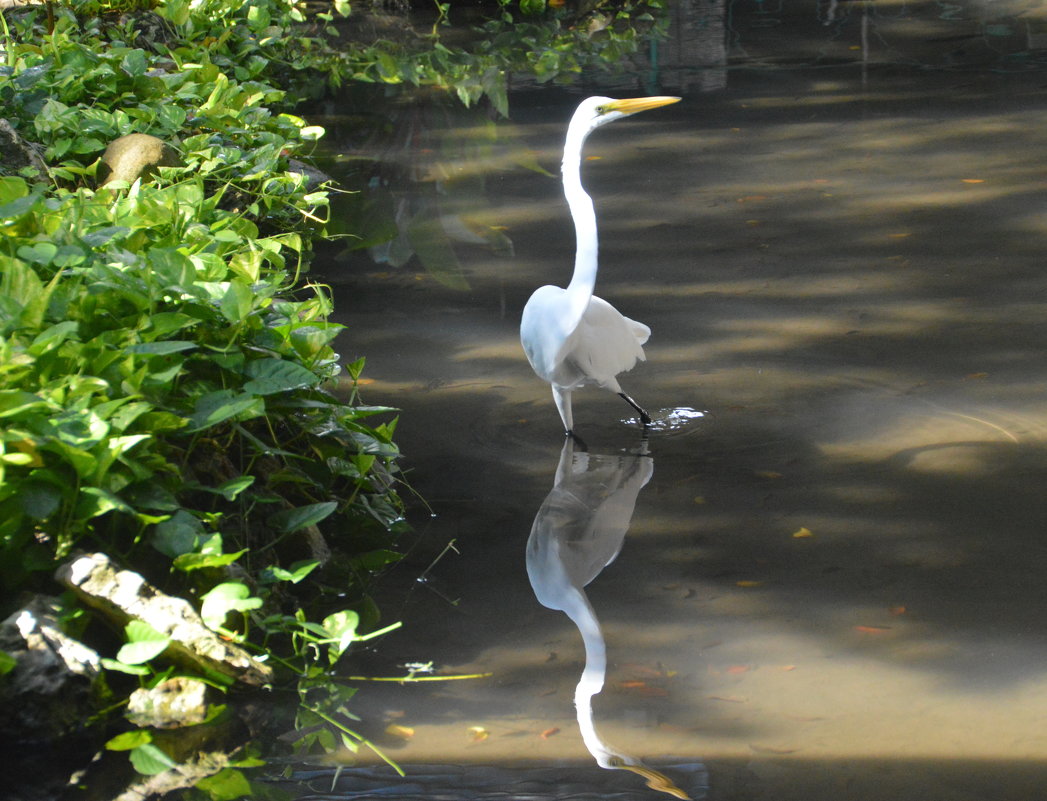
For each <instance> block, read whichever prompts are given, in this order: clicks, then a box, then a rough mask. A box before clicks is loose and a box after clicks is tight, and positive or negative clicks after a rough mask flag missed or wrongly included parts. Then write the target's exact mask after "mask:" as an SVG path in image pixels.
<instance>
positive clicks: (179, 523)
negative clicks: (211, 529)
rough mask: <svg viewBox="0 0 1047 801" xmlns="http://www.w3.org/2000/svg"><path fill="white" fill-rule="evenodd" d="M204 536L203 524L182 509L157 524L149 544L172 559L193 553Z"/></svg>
mask: <svg viewBox="0 0 1047 801" xmlns="http://www.w3.org/2000/svg"><path fill="white" fill-rule="evenodd" d="M203 536H204V524H203V523H201V522H200V520H199V518H197V517H196V516H195V515H191V514H190V513H189V512H187V511H186V510H184V509H179V510H178V511H177V512H175V513H174V514H173V515H172V516H171V517H170V519H168V520H165V521H164V522H162V523H159V524H157V526H156V530H155V531H154V533H153V538H152V540H151V544H152V546H153V547H154V548H156V550H158V551H159V552H160V553H162V554H166V555H167V556H170V557H171V558H172V559H174V558H176V557H178V556H181V555H182V554H187V553H192V552H194V551H195V550H196V549H197V547H198V545H199V544H200V542H201V540H202V539H203Z"/></svg>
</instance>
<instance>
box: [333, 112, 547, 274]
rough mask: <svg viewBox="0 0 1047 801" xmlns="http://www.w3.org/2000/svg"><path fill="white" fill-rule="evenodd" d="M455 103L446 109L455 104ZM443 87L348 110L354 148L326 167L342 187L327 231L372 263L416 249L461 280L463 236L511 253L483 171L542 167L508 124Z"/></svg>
mask: <svg viewBox="0 0 1047 801" xmlns="http://www.w3.org/2000/svg"><path fill="white" fill-rule="evenodd" d="M452 104H453V106H455V107H456V108H452V107H451V106H452ZM465 116H466V117H468V119H469V122H468V123H465V124H463V111H462V110H461V108H460V106H459V105H458V103H457V101H453V100H451V99H450V98H449V97H448V96H446V95H435V96H428V97H425V98H421V99H420V100H418V101H417V102H410V103H402V104H399V105H397V106H393V107H392V108H390V109H387V110H386V111H385V112H384V113H383V115H382V116H381V117H376V116H375V115H369V116H366V117H365V116H364V115H360V116H358V117H354V118H353V119H354V121H355V120H360V123H358V124H357V123H355V122H354V124H353V125H351V126H350V128H351V133H350V135H352V134H356V135H357V136H356V138H355V139H354V140H353V141H352V142H350V143H348V146H349V147H350V148H351V149H352V153H353V154H354V155H351V156H350V155H344V156H339V157H336V159H335V161H336V162H340V164H336V165H335V166H333V167H331V168H330V171H331V172H332V173H335V174H337V176H338V178H339V180H340V182H341V184H342V186H343V187H344V188H346V189H348V190H350V191H349V193H348V194H345V195H342V196H340V197H337V198H335V199H334V200H333V204H332V215H331V221H330V223H329V224H328V226H327V230H328V233H329V234H330V235H334V236H337V237H339V242H340V247H341V255H340V256H339V257H337V258H339V259H345V258H347V257H349V256H350V255H351V254H352V253H355V252H362V251H364V250H366V251H367V253H368V255H369V256H370V258H371V259H372V260H373V261H374V262H375V263H377V264H383V265H388V266H390V267H393V268H400V267H403V266H404V265H406V264H407V263H408V262H409V261H411V260H412V259H414V258H416V259H417V260H418V262H419V264H420V266H421V267H422V268H423V269H424V270H425V271H426V272H427V273H428V274H429V275H430V276H432V277H433V278H434V279H436V280H437V281H439V282H440V283H442V284H444V285H445V286H448V287H451V288H453V289H467V288H468V282H467V280H466V277H465V274H464V273H463V270H462V266H461V264H460V262H459V259H458V254H457V250H458V248H459V247H460V246H461V245H466V246H472V247H481V248H485V249H487V250H488V251H489V252H491V253H493V254H496V255H511V254H512V241H511V240H510V239H509V237H508V236H507V235H506V234H505V232H504V230H503V228H502V227H501V226H500V225H499V221H498V219H497V217H496V216H495V215H492V214H491V213H490V211H489V209H488V204H487V201H486V199H485V192H486V182H487V176H488V175H489V174H490V173H491V172H492V171H493V170H498V169H503V168H505V167H506V166H513V167H522V168H525V169H530V170H534V171H537V172H541V173H543V174H548V173H547V172H546V171H545V170H544V169H542V168H541V167H540V166H539V165H538V164H537V162H536V161H535V159H534V158H533V157H532V156H530V155H529V154H528V153H527V152H526V151H524V150H523V149H521V148H514V147H512V146H511V145H512V142H511V141H510V139H509V137H510V135H511V134H510V132H509V129H508V128H506V127H501V126H499V125H498V124H497V123H496V122H495V121H492V120H491V119H489V118H488V116H487V115H486V114H484V113H482V112H481V111H479V110H474V111H472V112H465Z"/></svg>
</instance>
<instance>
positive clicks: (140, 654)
mask: <svg viewBox="0 0 1047 801" xmlns="http://www.w3.org/2000/svg"><path fill="white" fill-rule="evenodd" d="M124 632H125V634H126V636H127V639H128V642H126V643H125V644H124V645H122V646H121V647H120V650H119V651H117V653H116V659H117V661H118V662H122V663H123V664H125V665H142V664H145V663H146V662H148V661H149V660H151V659H153V658H154V657H157V656H159V655H160V654H162V653H163V652H164V650H165V649H166V648H167V646H168V645H170V644H171V638H170V637H168V636H167V635H165V634H161V633H160V632H159V631H157V630H156V629H154V628H153V627H152V626H150V625H149V624H148V623H145V622H144V621H141V620H132V621H131V622H130V623H128V624H127V626H125V627H124Z"/></svg>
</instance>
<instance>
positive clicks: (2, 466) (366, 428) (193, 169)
mask: <svg viewBox="0 0 1047 801" xmlns="http://www.w3.org/2000/svg"><path fill="white" fill-rule="evenodd" d="M45 19H46V18H45V17H44V15H43V14H42V13H41V14H38V15H35V16H34V15H32V14H29V15H22V16H20V17H19V18H18V20H17V21H16V22H15V23H13V27H14V29H13V30H12V32H11V33H12V35H11V36H10V37H8V38H6V39H5V40H4V41H3V56H2V58H3V62H4V63H3V65H2V66H0V107H2V108H3V109H4V116H5V118H6V119H7V120H8V121H9V122H10V123H11V124H12V125H13V127H14V128H15V129H16V130H17V131H18V132H19V134H20V135H21V137H22V139H23V140H25V141H28V142H33V143H37V144H38V145H39V146H40V147H41V148H42V149H43V152H42V155H43V159H44V161H45V162H46V163H47V164H48V165H49V171H48V174H46V175H44V174H40V173H38V172H37V171H35V170H33V169H25V170H22V171H21V173H20V174H8V175H6V176H0V577H2V583H3V587H4V589H5V597H4V599H3V600H4V604H5V607H6V606H7V605H8V604H11V603H13V602H15V600H16V598H17V596H16V591H20V590H43V591H45V592H54V591H56V588H55V586H54V584H53V582H52V580H51V574H52V572H53V570H54V567H55V565H56V564H57V563H58V562H60V561H61V560H62V559H64V558H65V557H67V556H68V555H69V554H70V553H71V552H72V551H73V550H74V549H86V550H101V551H104V552H106V553H108V554H109V555H110V556H111V557H113V558H115V559H117V560H118V561H119V562H120V563H122V564H124V565H127V566H130V567H132V568H133V569H135V570H137V571H138V572H141V573H143V574H145V575H146V576H147V578H149V579H150V580H151V581H152V582H153V583H154V584H156V585H158V586H159V587H160V588H161V589H163V590H164V591H166V592H169V593H172V594H175V595H180V596H183V597H186V598H188V599H190V600H191V601H192V602H193V603H194V604H196V605H197V606H198V608H200V610H201V612H202V614H203V617H204V620H205V622H207V623H208V624H209V625H210V626H212V627H213V628H215V629H216V630H219V631H222V632H223V633H224V634H225V635H226V636H229V637H231V638H233V639H234V640H237V641H240V642H242V643H243V644H245V645H246V646H247V647H248V648H249V649H252V650H254V651H256V652H257V653H259V654H260V655H264V656H266V657H267V658H268V660H269V663H270V664H271V665H273V666H275V667H280V666H281V665H282V666H284V667H285V668H286V669H287V671H286V676H288V677H290V676H297V677H304V679H303V680H310V677H316V676H320V675H322V674H323V673H324V672H325V671H326V670H328V669H329V668H330V667H331V665H333V664H334V662H335V661H337V659H338V658H339V657H340V656H341V655H342V654H343V653H345V652H346V650H347V649H348V647H349V646H350V645H351V643H352V642H354V641H355V640H357V639H359V638H360V637H361V636H364V635H362V634H361V632H363V631H365V630H367V629H374V627H375V625H376V623H377V621H378V612H377V610H376V609H375V607H374V605H373V603H372V602H370V600H369V598H368V596H367V586H368V580H369V576H371V575H372V574H373V573H374V572H376V571H378V570H380V569H381V568H382V567H383V566H384V565H386V564H388V563H389V562H390V561H393V560H395V559H396V558H397V554H396V552H395V551H394V550H393V548H394V547H395V540H396V535H397V533H398V532H399V531H400V530H401V529H402V527H403V523H402V521H401V515H402V503H401V501H400V499H399V496H398V494H397V491H396V489H397V475H398V472H397V466H396V460H397V457H398V451H397V448H396V446H395V444H394V442H393V440H392V434H393V425H392V422H393V421H392V419H391V418H390V415H389V414H388V412H390V410H387V409H384V408H379V407H369V406H366V405H362V404H360V403H359V402H358V400H357V399H356V394H355V381H356V379H357V378H358V377H359V373H360V370H361V369H362V367H363V363H362V361H358V362H355V363H353V364H351V365H349V366H348V370H347V373H348V375H347V376H346V377H345V380H344V381H343V384H342V387H341V389H340V390H339V393H338V394H337V395H336V394H334V393H333V390H334V389H335V388H337V384H338V378H339V373H340V370H341V368H340V366H339V363H338V362H339V358H338V355H337V354H336V353H335V352H334V351H333V349H332V341H333V340H334V338H335V336H336V335H337V334H338V332H339V330H340V328H341V326H338V325H334V324H332V323H330V322H328V320H327V317H328V314H329V312H330V303H329V299H328V297H327V295H326V293H325V291H324V289H323V287H320V286H315V285H311V284H309V283H308V282H306V281H305V280H304V279H303V270H304V268H305V266H306V263H307V260H308V256H309V252H310V247H309V242H310V239H311V236H312V235H313V234H314V232H315V231H316V230H317V229H318V226H320V225H322V222H323V216H324V214H325V212H326V208H327V192H326V191H325V190H324V189H323V188H317V187H315V186H312V185H311V183H310V179H309V178H307V176H306V174H305V171H304V170H303V169H302V168H301V167H300V166H299V165H298V164H297V163H295V162H293V161H291V158H292V157H293V156H294V155H296V154H298V153H301V152H303V151H308V150H309V149H310V148H311V147H312V146H313V141H314V140H315V139H316V138H317V137H318V136H319V135H321V134H322V130H320V129H317V128H310V127H307V126H305V124H304V122H303V121H302V120H300V119H298V118H296V117H294V116H292V115H290V114H287V113H283V114H279V113H275V112H274V111H272V110H271V108H270V107H271V106H272V105H273V104H278V103H281V102H282V101H283V97H284V95H283V92H281V91H280V90H278V89H276V88H275V87H273V86H272V85H270V84H268V83H267V82H266V81H265V80H263V79H261V73H262V72H264V70H263V67H264V66H265V62H264V60H262V59H261V58H256V59H251V58H250V57H247V58H245V59H244V60H243V63H242V65H241V66H240V67H239V68H238V69H237V70H235V71H233V72H234V73H235V74H233V75H230V74H227V72H225V71H224V70H223V69H222V68H220V67H219V65H217V64H216V63H214V62H213V61H210V59H209V51H208V50H207V49H204V48H196V49H193V48H191V47H190V46H189V45H186V44H182V45H180V46H179V47H168V46H166V45H165V46H163V47H159V48H153V49H149V48H142V47H133V46H130V45H126V44H123V43H121V42H120V41H116V42H112V43H109V44H108V45H107V46H101V40H100V38H98V37H100V36H101V33H100V31H101V28H99V27H97V25H96V26H95V27H88V28H86V29H85V28H84V27H81V25H80V23H79V22H78V21H77V20H76V19H75V18H74V17H73V16H72V15H71V14H69V13H68V12H64V11H60V13H59V14H57V15H56V18H55V19H54V27H53V30H52V31H51V32H50V33H49V34H44V35H40V34H41V32H42V31H41V25H43V24H44V20H45ZM110 33H112V31H111V30H110ZM118 33H119V31H118ZM126 33H127V31H123V32H122V33H121V35H123V34H126ZM127 38H130V37H129V36H128V37H127ZM130 132H136V133H148V134H154V135H157V136H159V137H162V138H163V139H164V140H165V141H168V142H170V143H172V144H173V146H174V147H175V149H176V150H177V151H178V154H179V159H178V160H179V161H180V162H181V163H180V166H172V167H160V168H158V169H157V170H156V171H155V173H153V174H152V175H148V176H145V177H144V178H143V179H141V180H139V181H135V183H134V184H132V185H128V184H127V183H126V182H120V181H116V182H111V183H109V184H107V185H105V186H103V187H97V186H96V185H95V184H96V181H95V180H94V176H95V173H96V171H97V169H98V157H99V155H100V154H101V152H102V151H103V150H104V149H105V147H106V145H107V144H108V143H109V142H110V141H112V140H113V139H115V138H117V137H119V136H121V135H123V134H127V133H130ZM376 413H385V414H384V422H381V423H377V424H375V423H374V422H373V421H372V420H370V419H369V418H371V417H372V416H373V415H375V414H376ZM306 577H308V578H309V580H308V581H305V580H304V579H306ZM70 603H71V601H70ZM68 611H69V614H70V615H77V614H80V613H77V612H76V611H75V607H73V606H71V607H70V608H69V610H68ZM80 616H81V617H82V614H80ZM84 623H85V621H83V620H81V623H80V625H81V626H83V625H84ZM153 634H154V635H155V632H153ZM126 636H127V639H128V644H127V645H126V646H125V647H124V648H122V649H120V652H119V653H118V654H112V656H113V657H115V658H111V659H108V660H106V663H105V664H106V665H107V667H109V668H110V670H111V671H118V672H119V673H124V674H131V675H136V676H138V677H139V679H138V680H139V681H143V682H146V683H152V682H155V681H157V680H158V679H160V678H162V677H163V676H165V675H167V671H165V670H164V669H163V662H162V661H160V654H161V652H162V651H163V647H164V645H166V643H164V642H162V638H160V639H158V638H156V637H150V636H149V632H145V633H144V634H143V632H142V631H138V630H137V629H132V628H131V627H129V628H128V631H127V634H126ZM143 644H146V646H147V647H145V648H143V647H142V646H143ZM213 678H214V677H211V679H212V680H213ZM117 683H119V680H117ZM304 713H305V711H303V714H304ZM343 734H345V732H343ZM153 747H154V746H152V745H150V744H149V743H147V742H144V743H142V745H141V748H143V749H148V748H153ZM136 748H137V747H136ZM144 753H149V752H148V750H146V751H141V750H134V751H132V756H133V757H135V756H136V755H137V757H141V756H142V754H144Z"/></svg>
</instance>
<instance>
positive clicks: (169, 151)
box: [98, 133, 181, 186]
mask: <svg viewBox="0 0 1047 801" xmlns="http://www.w3.org/2000/svg"><path fill="white" fill-rule="evenodd" d="M180 163H181V159H180V158H179V156H178V151H176V150H175V149H174V148H173V147H171V146H170V145H168V144H167V143H166V142H164V140H163V139H158V138H157V137H155V136H150V135H149V134H140V133H133V134H127V135H126V136H121V137H120V138H119V139H114V140H113V141H112V142H110V143H109V147H107V148H106V149H105V153H103V154H102V163H101V164H99V165H98V185H99V186H105V185H106V184H107V183H110V182H111V181H127V182H128V183H134V182H135V181H136V180H137V179H138V178H139V177H145V176H148V175H150V174H151V173H152V171H153V169H154V168H155V167H176V166H178V164H180Z"/></svg>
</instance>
